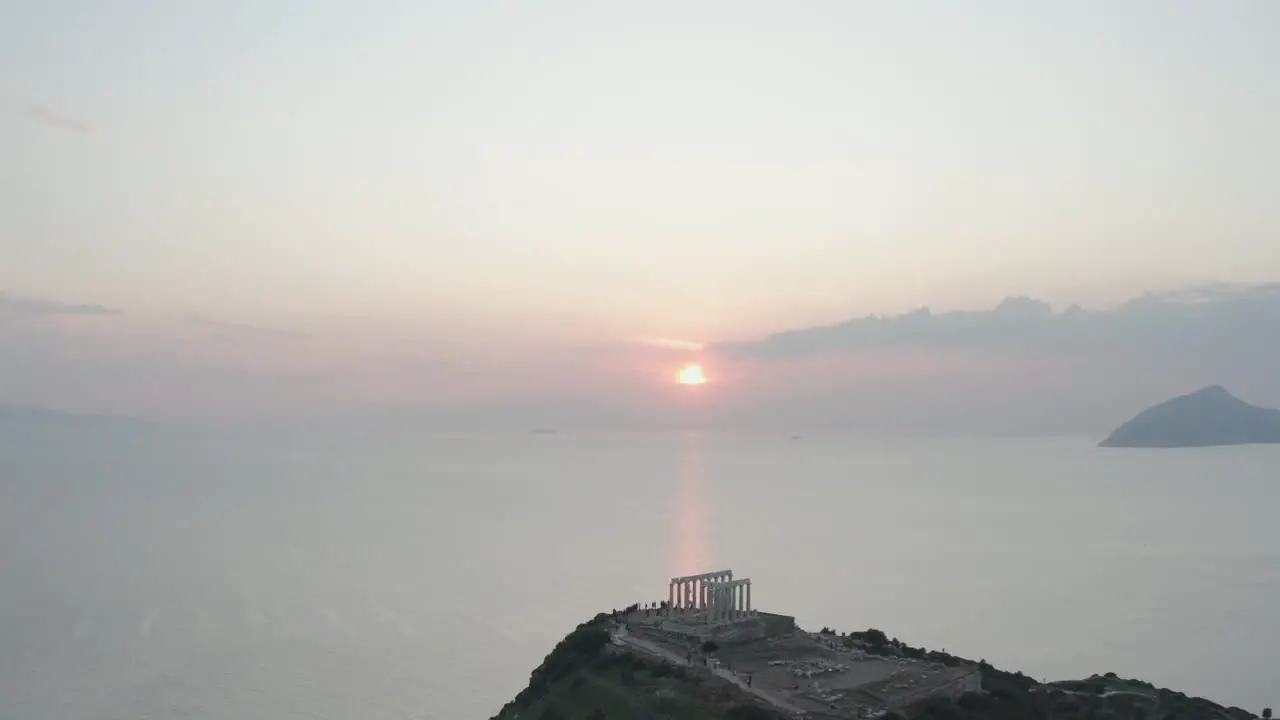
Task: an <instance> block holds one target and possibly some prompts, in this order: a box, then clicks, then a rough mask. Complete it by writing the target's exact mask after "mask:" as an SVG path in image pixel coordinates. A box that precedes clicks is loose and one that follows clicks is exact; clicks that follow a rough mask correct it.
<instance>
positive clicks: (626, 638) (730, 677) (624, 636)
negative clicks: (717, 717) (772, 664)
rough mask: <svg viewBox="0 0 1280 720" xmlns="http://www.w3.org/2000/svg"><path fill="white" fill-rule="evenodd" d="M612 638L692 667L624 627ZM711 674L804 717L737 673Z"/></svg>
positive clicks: (784, 702)
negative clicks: (628, 631)
mask: <svg viewBox="0 0 1280 720" xmlns="http://www.w3.org/2000/svg"><path fill="white" fill-rule="evenodd" d="M613 637H614V638H615V639H617V640H620V641H622V642H623V643H625V644H627V645H630V646H631V647H634V648H636V649H637V650H641V651H643V652H647V653H649V654H651V655H657V656H658V657H660V658H662V659H663V660H666V661H667V662H670V663H673V664H675V665H682V666H684V667H692V665H693V664H692V663H690V662H689V661H688V660H687V659H686V658H683V657H680V656H679V655H678V654H676V653H674V652H671V651H670V650H668V649H666V648H664V647H661V646H659V645H657V644H655V643H652V642H649V641H648V640H645V639H644V638H638V637H636V636H634V635H631V634H628V633H627V629H626V628H625V627H624V628H622V629H620V630H619V631H618V632H615V633H614V634H613ZM712 672H713V673H714V674H715V675H716V676H717V677H720V678H722V679H724V680H727V681H729V682H731V683H733V684H734V685H736V686H737V687H739V688H740V689H742V690H743V691H744V692H748V693H751V694H752V695H754V696H756V697H758V698H760V699H761V700H763V701H765V702H767V703H769V704H770V705H772V706H774V707H775V708H777V709H779V710H781V711H783V712H785V713H789V714H791V715H793V716H795V717H798V718H803V717H804V716H805V712H804V710H801V709H800V708H798V707H796V706H795V705H792V704H791V703H789V702H786V701H784V700H779V699H778V698H775V697H774V696H772V695H770V694H769V693H767V692H765V691H763V690H761V689H760V688H756V687H751V686H749V685H747V683H746V682H745V681H744V680H743V679H742V678H740V677H738V675H737V673H734V672H733V671H730V670H725V669H724V668H717V669H716V670H713V671H712Z"/></svg>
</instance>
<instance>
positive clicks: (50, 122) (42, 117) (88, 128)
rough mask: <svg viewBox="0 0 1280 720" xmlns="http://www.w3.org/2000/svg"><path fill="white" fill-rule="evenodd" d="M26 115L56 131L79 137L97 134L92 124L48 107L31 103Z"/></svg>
mask: <svg viewBox="0 0 1280 720" xmlns="http://www.w3.org/2000/svg"><path fill="white" fill-rule="evenodd" d="M26 115H27V117H28V118H30V119H31V120H33V121H35V122H38V123H40V124H42V125H44V126H46V127H50V128H54V129H56V130H66V131H69V132H73V133H77V134H79V135H93V134H95V133H96V132H97V128H95V127H94V126H93V125H92V124H90V123H87V122H85V121H83V120H78V119H76V118H73V117H70V116H68V115H65V114H63V113H61V112H59V111H57V110H54V109H53V108H51V107H49V106H48V105H41V104H38V103H33V104H31V105H28V106H27V110H26Z"/></svg>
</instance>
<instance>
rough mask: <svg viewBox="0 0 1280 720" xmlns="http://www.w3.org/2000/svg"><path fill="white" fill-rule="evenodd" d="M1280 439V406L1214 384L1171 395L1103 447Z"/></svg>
mask: <svg viewBox="0 0 1280 720" xmlns="http://www.w3.org/2000/svg"><path fill="white" fill-rule="evenodd" d="M1251 443H1280V410H1271V409H1269V408H1261V407H1257V406H1256V405H1250V404H1249V403H1247V402H1245V401H1243V400H1240V399H1239V398H1237V397H1235V396H1234V395H1232V394H1231V393H1229V392H1227V390H1226V389H1225V388H1223V387H1222V386H1221V385H1213V386H1210V387H1207V388H1204V389H1202V390H1197V391H1195V392H1193V393H1191V394H1189V395H1182V396H1179V397H1176V398H1173V399H1172V400H1166V401H1165V402H1162V403H1160V404H1159V405H1156V406H1153V407H1150V408H1147V409H1146V410H1143V411H1142V412H1140V413H1138V415H1137V416H1136V417H1134V418H1133V419H1132V420H1130V421H1129V422H1127V423H1125V424H1123V425H1121V426H1120V427H1118V428H1116V429H1115V431H1114V432H1112V433H1111V436H1110V437H1108V438H1107V439H1106V440H1103V441H1102V442H1101V443H1099V445H1100V446H1101V447H1133V448H1173V447H1207V446H1210V445H1247V444H1251Z"/></svg>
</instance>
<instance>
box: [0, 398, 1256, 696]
mask: <svg viewBox="0 0 1280 720" xmlns="http://www.w3.org/2000/svg"><path fill="white" fill-rule="evenodd" d="M1094 440H1095V439H1093V438H1041V439H1028V438H1018V439H1009V438H959V437H942V438H937V437H935V438H919V437H893V436H873V435H866V434H851V433H841V432H831V431H829V432H814V433H809V434H803V435H802V436H799V437H793V436H792V434H790V433H777V434H770V433H763V432H761V433H755V434H722V433H714V432H699V431H692V430H691V431H678V432H677V431H672V432H667V433H643V434H623V433H604V432H588V431H568V430H566V431H561V432H556V433H547V432H542V433H532V432H529V433H525V432H516V433H508V434H480V435H467V434H438V433H431V432H427V431H422V430H413V429H409V428H398V429H386V428H382V429H378V430H365V431H352V430H343V431H341V432H338V431H334V430H332V429H327V430H307V431H297V430H291V431H281V430H261V429H259V430H254V431H251V432H250V431H241V430H227V429H217V430H213V429H209V428H204V429H200V428H192V427H182V428H173V427H158V426H157V427H144V428H139V427H116V426H112V425H109V424H108V425H102V426H98V425H85V426H76V427H67V428H56V429H48V428H46V429H43V430H40V431H38V432H35V431H33V432H29V433H16V434H15V433H7V434H6V435H5V436H4V437H3V438H2V439H0V720H62V719H66V720H73V719H74V720H85V719H90V720H93V719H103V720H106V719H111V718H119V719H122V720H123V719H130V720H133V719H141V718H210V719H212V718H218V719H224V718H238V719H241V720H267V719H271V720H286V719H291V718H298V719H301V718H308V719H311V720H315V719H330V720H392V719H401V718H442V719H450V720H452V719H458V720H461V719H464V718H488V717H491V716H492V715H493V714H494V713H495V712H497V711H498V709H499V708H501V706H502V705H503V704H504V703H505V702H507V701H508V700H510V699H511V698H512V696H514V695H515V694H516V692H518V691H519V690H521V689H522V688H523V687H524V686H525V684H526V682H527V680H528V676H529V673H530V671H531V670H533V668H534V667H536V666H537V665H538V663H539V662H540V661H541V660H542V658H543V657H544V656H545V655H546V654H547V652H549V651H550V650H551V648H552V647H553V646H554V645H555V643H556V641H558V640H559V639H560V638H561V637H563V636H564V635H565V633H567V632H568V631H570V630H571V629H573V627H574V626H575V625H577V624H578V623H580V622H582V621H584V620H586V619H588V618H590V617H592V616H593V615H595V614H596V613H598V612H600V611H607V610H611V609H613V608H619V607H623V606H626V605H628V604H631V603H634V602H656V601H659V600H665V599H666V598H667V588H668V581H669V579H670V578H671V577H672V576H676V575H681V574H693V573H698V572H704V571H710V570H718V569H725V568H728V569H732V570H733V571H734V574H735V577H749V578H751V580H752V591H753V594H752V600H753V603H754V604H755V606H756V607H757V608H759V609H762V610H767V611H770V612H779V613H784V614H789V615H794V616H795V617H796V619H797V621H798V622H799V623H800V625H801V626H803V627H806V628H809V629H814V630H816V629H818V628H821V627H823V626H829V627H831V628H834V629H836V630H839V631H852V630H861V629H866V628H870V627H874V628H879V629H881V630H883V631H884V632H885V633H887V634H888V635H889V636H890V637H897V638H899V639H901V640H902V641H904V642H907V643H910V644H912V645H916V646H924V647H927V648H934V649H945V650H946V651H947V652H950V653H954V654H958V655H962V656H965V657H970V658H974V659H985V660H987V661H988V662H990V663H993V664H995V665H996V666H998V667H1002V668H1006V669H1013V670H1022V671H1024V672H1026V673H1028V674H1029V675H1032V676H1034V677H1036V678H1037V679H1066V678H1079V677H1084V676H1088V675H1090V674H1093V673H1105V672H1115V673H1118V674H1119V675H1121V676H1127V677H1138V678H1142V679H1145V680H1148V681H1150V682H1153V683H1156V684H1157V685H1160V686H1164V687H1169V688H1173V689H1177V690H1181V691H1183V692H1186V693H1188V694H1191V695H1200V696H1204V697H1207V698H1209V699H1211V700H1213V701H1215V702H1219V703H1222V704H1225V705H1237V706H1241V707H1245V708H1247V709H1250V710H1252V711H1254V712H1260V711H1261V709H1262V708H1263V707H1265V706H1268V705H1271V704H1274V703H1278V702H1280V525H1278V524H1277V522H1276V519H1277V517H1280V446H1246V447H1230V448H1209V449H1191V450H1153V451H1149V450H1115V449H1100V448H1097V447H1095V446H1094Z"/></svg>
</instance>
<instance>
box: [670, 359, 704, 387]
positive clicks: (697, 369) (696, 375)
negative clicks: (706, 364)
mask: <svg viewBox="0 0 1280 720" xmlns="http://www.w3.org/2000/svg"><path fill="white" fill-rule="evenodd" d="M676 382H677V383H679V384H680V385H702V384H704V383H706V382H707V376H706V375H703V374H702V366H701V365H696V364H695V365H685V366H684V367H683V368H680V372H679V374H677V375H676Z"/></svg>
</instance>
